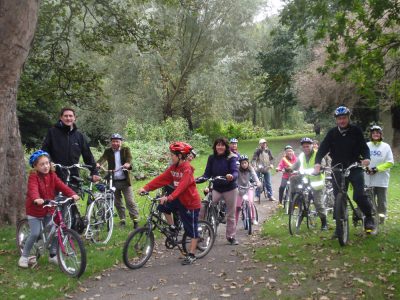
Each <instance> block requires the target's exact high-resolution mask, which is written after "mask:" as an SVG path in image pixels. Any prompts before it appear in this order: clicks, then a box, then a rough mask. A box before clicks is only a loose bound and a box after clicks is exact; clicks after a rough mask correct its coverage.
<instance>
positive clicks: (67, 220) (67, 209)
mask: <svg viewBox="0 0 400 300" xmlns="http://www.w3.org/2000/svg"><path fill="white" fill-rule="evenodd" d="M72 205H75V203H67V204H66V205H63V207H62V216H63V221H64V224H65V226H67V228H69V229H71V227H72V223H73V222H74V217H73V215H72V211H71V206H72Z"/></svg>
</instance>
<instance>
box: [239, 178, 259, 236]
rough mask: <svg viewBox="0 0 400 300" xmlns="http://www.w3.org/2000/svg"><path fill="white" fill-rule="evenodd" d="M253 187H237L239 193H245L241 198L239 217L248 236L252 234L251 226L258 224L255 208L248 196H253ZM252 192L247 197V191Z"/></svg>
mask: <svg viewBox="0 0 400 300" xmlns="http://www.w3.org/2000/svg"><path fill="white" fill-rule="evenodd" d="M254 187H255V186H254V185H249V186H239V191H240V190H242V191H245V193H244V195H243V196H242V200H243V201H242V207H241V215H242V221H243V226H244V229H245V230H246V231H247V233H248V234H249V235H251V234H252V233H253V225H254V224H255V223H256V222H257V223H258V211H257V207H256V206H255V205H254V203H253V201H250V199H249V196H253V195H254V191H253V190H254ZM250 189H251V190H252V194H250V195H249V190H250Z"/></svg>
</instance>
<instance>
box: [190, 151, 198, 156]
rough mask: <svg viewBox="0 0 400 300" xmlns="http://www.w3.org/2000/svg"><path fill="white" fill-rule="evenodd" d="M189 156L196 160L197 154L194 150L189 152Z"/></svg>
mask: <svg viewBox="0 0 400 300" xmlns="http://www.w3.org/2000/svg"><path fill="white" fill-rule="evenodd" d="M190 154H192V155H193V158H196V156H197V152H196V151H195V150H194V149H192V150H190Z"/></svg>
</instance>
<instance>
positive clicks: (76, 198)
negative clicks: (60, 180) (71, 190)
mask: <svg viewBox="0 0 400 300" xmlns="http://www.w3.org/2000/svg"><path fill="white" fill-rule="evenodd" d="M71 198H72V199H74V201H78V200H79V199H80V197H79V196H78V195H72V196H71Z"/></svg>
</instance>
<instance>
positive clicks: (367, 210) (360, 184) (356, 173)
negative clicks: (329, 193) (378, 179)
mask: <svg viewBox="0 0 400 300" xmlns="http://www.w3.org/2000/svg"><path fill="white" fill-rule="evenodd" d="M334 178H335V180H333V193H334V195H335V198H336V195H337V194H338V193H339V187H340V184H341V179H342V177H341V174H340V172H334ZM349 183H351V185H352V186H353V199H354V201H355V202H356V203H357V205H358V207H359V208H360V209H361V211H362V212H363V214H364V215H365V216H366V217H371V209H372V207H371V204H370V203H369V201H368V198H367V196H366V195H365V193H364V171H363V169H361V168H355V169H352V170H351V171H350V175H349V177H347V178H346V190H347V188H348V187H349Z"/></svg>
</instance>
